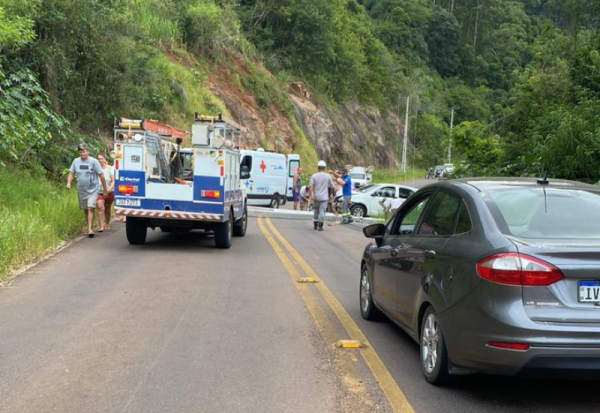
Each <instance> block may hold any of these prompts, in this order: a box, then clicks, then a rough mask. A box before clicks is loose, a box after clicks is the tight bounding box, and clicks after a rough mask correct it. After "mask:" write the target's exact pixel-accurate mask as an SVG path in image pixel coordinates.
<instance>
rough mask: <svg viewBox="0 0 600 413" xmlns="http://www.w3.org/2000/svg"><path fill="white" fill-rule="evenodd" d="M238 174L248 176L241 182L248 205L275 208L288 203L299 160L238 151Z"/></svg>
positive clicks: (261, 152)
mask: <svg viewBox="0 0 600 413" xmlns="http://www.w3.org/2000/svg"><path fill="white" fill-rule="evenodd" d="M240 156H241V161H240V162H241V163H240V165H241V170H242V171H246V172H248V179H242V185H243V186H244V188H245V189H246V194H247V197H248V205H255V206H267V207H271V208H279V206H280V205H285V204H286V202H287V201H288V200H291V199H292V190H293V182H294V174H295V172H296V170H297V169H298V168H300V156H299V155H297V154H290V155H284V154H281V153H275V152H267V151H265V150H264V149H262V148H259V149H257V150H242V151H240Z"/></svg>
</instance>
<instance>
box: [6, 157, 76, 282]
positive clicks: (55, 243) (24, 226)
mask: <svg viewBox="0 0 600 413" xmlns="http://www.w3.org/2000/svg"><path fill="white" fill-rule="evenodd" d="M82 225H83V214H82V213H81V211H80V210H79V205H78V202H77V196H76V194H75V193H74V192H73V193H68V192H67V191H66V190H65V189H64V188H63V186H61V185H58V184H56V183H52V182H49V181H47V180H46V179H44V178H41V177H35V176H32V173H30V172H27V171H23V170H21V171H18V172H14V171H13V172H11V171H9V170H8V169H7V168H0V252H1V253H0V285H1V283H2V281H3V280H5V279H6V278H7V277H8V276H9V275H10V274H11V272H12V271H15V270H17V269H19V268H21V267H23V266H26V265H29V264H32V263H35V262H37V261H39V260H40V259H42V258H43V257H44V256H46V255H47V254H48V253H50V252H52V251H54V250H55V249H56V248H58V247H59V246H60V245H61V244H62V243H64V242H65V241H66V240H68V239H69V238H71V237H73V236H74V235H75V234H77V233H79V232H81V230H82V228H83V227H82Z"/></svg>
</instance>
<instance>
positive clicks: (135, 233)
mask: <svg viewBox="0 0 600 413" xmlns="http://www.w3.org/2000/svg"><path fill="white" fill-rule="evenodd" d="M125 233H126V234H127V241H129V243H130V244H131V245H142V244H144V243H145V242H146V235H147V233H148V226H147V225H146V222H145V221H144V220H143V219H140V218H134V217H127V221H125Z"/></svg>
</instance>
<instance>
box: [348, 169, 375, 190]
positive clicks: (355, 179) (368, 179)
mask: <svg viewBox="0 0 600 413" xmlns="http://www.w3.org/2000/svg"><path fill="white" fill-rule="evenodd" d="M373 169H374V168H373V167H372V166H368V167H366V168H365V167H364V166H353V167H352V168H350V171H349V173H350V178H352V184H353V185H354V187H355V188H361V187H364V186H367V185H371V183H372V182H373Z"/></svg>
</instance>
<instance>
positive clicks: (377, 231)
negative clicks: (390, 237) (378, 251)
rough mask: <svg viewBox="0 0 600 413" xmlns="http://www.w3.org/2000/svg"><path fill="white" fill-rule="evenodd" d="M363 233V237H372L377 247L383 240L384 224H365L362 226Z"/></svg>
mask: <svg viewBox="0 0 600 413" xmlns="http://www.w3.org/2000/svg"><path fill="white" fill-rule="evenodd" d="M363 234H365V237H367V238H372V239H374V240H375V243H376V244H377V246H378V247H380V246H381V243H382V242H383V236H384V235H385V225H384V224H371V225H367V226H366V227H364V228H363Z"/></svg>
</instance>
